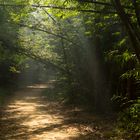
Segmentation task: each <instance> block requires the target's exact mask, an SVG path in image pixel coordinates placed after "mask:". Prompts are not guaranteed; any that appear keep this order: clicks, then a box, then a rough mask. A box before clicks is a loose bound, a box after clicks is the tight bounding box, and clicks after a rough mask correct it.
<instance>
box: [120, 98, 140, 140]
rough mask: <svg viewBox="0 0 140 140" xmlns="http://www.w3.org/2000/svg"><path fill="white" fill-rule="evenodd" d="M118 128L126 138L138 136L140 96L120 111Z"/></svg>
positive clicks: (135, 139) (139, 136) (139, 130)
mask: <svg viewBox="0 0 140 140" xmlns="http://www.w3.org/2000/svg"><path fill="white" fill-rule="evenodd" d="M119 128H121V130H122V131H123V133H124V134H125V137H127V138H128V139H131V140H132V139H133V140H138V139H139V138H140V98H139V99H137V100H135V101H134V103H133V104H132V105H131V106H130V107H129V108H127V109H126V110H125V111H124V112H123V113H121V115H120V117H119Z"/></svg>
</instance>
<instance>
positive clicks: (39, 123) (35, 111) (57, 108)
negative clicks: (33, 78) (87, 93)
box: [0, 84, 112, 140]
mask: <svg viewBox="0 0 140 140" xmlns="http://www.w3.org/2000/svg"><path fill="white" fill-rule="evenodd" d="M49 88H52V87H50V85H47V84H37V85H32V86H28V87H27V88H24V89H20V90H19V91H17V92H16V93H15V94H14V95H13V96H12V97H10V98H8V99H7V104H5V105H4V106H1V107H0V109H1V110H0V140H108V139H109V138H110V137H111V135H112V134H110V130H111V129H112V128H111V127H110V124H109V123H108V122H109V121H108V120H107V122H106V121H105V120H104V121H102V119H101V118H97V117H95V116H94V115H89V114H87V113H85V112H84V111H82V110H81V109H78V108H76V107H71V108H70V107H69V108H68V107H65V106H63V105H62V104H61V103H60V102H58V101H51V100H48V97H47V96H46V95H43V94H42V92H43V91H44V90H47V89H49Z"/></svg>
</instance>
